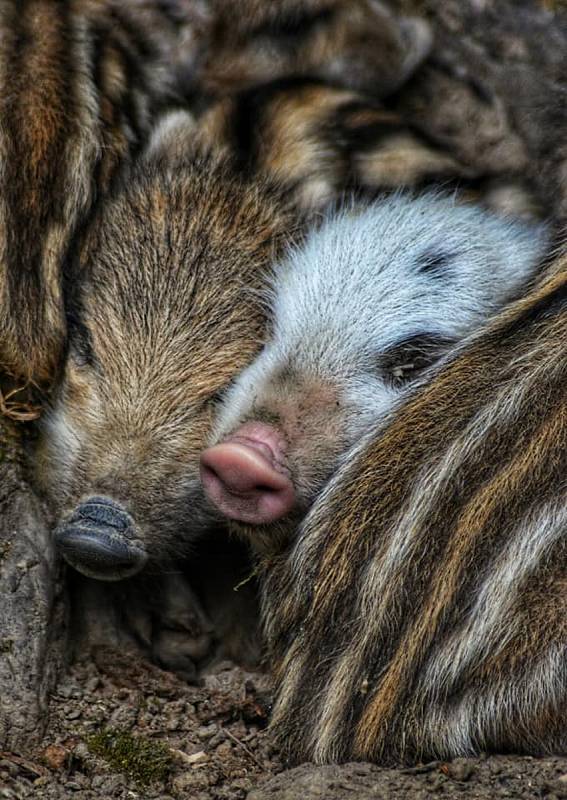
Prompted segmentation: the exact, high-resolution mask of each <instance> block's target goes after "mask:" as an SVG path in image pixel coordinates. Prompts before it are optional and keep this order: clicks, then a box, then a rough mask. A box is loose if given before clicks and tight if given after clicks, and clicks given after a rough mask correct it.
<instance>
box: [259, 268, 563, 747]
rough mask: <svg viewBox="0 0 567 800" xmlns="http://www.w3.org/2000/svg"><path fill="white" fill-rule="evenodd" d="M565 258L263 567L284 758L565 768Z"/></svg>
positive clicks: (343, 474)
mask: <svg viewBox="0 0 567 800" xmlns="http://www.w3.org/2000/svg"><path fill="white" fill-rule="evenodd" d="M566 342H567V257H566V256H563V257H560V258H558V259H557V261H556V262H555V264H553V265H552V267H551V268H550V269H549V271H548V273H547V278H545V279H544V280H542V281H541V283H540V285H538V286H537V287H535V288H534V289H533V291H532V292H531V293H530V294H528V296H527V297H526V298H524V299H523V300H521V301H519V302H518V303H516V304H515V305H513V306H512V307H510V308H509V309H507V310H506V311H505V312H503V313H502V314H501V316H500V317H499V318H497V319H496V320H495V322H494V323H492V324H491V325H490V326H489V327H488V328H487V329H486V330H485V331H483V332H481V333H480V334H478V335H476V336H475V337H474V338H473V339H472V340H471V341H470V342H469V343H468V344H466V345H465V346H464V347H463V348H461V350H460V351H459V352H457V354H456V355H455V356H454V357H452V358H451V360H450V361H449V362H448V363H447V364H446V365H445V366H444V367H442V368H441V369H440V371H439V373H438V375H437V377H436V378H434V379H433V381H432V382H431V383H430V384H429V385H426V386H424V387H423V388H422V389H421V390H419V391H418V392H417V393H416V394H415V396H414V397H413V399H411V400H410V401H409V402H408V403H407V404H406V405H404V406H403V407H401V408H400V409H399V410H398V412H397V413H395V415H394V416H393V418H392V419H391V420H390V422H389V424H387V425H385V426H384V427H383V428H381V430H380V431H377V432H376V433H373V434H371V435H370V436H369V437H368V439H367V441H366V442H363V443H362V444H361V445H360V446H358V447H357V448H356V449H355V451H354V452H353V454H352V458H351V459H349V461H348V463H347V464H346V465H345V466H344V467H343V468H342V469H341V470H340V471H339V473H338V474H337V475H336V476H335V477H334V479H333V480H332V481H331V483H330V484H329V486H328V487H327V489H326V490H324V492H323V493H322V494H321V495H320V497H319V499H318V501H317V503H316V505H315V506H314V508H313V509H312V511H311V513H310V515H309V516H308V517H307V519H306V521H305V523H304V525H303V526H302V528H301V530H300V532H299V535H298V538H297V540H296V541H295V542H294V543H293V544H292V545H291V549H290V551H288V552H287V553H285V554H274V558H273V559H272V560H267V561H266V562H265V564H264V567H265V577H264V588H263V596H264V615H265V619H266V627H267V632H268V638H269V642H270V646H271V650H272V654H273V656H274V659H275V662H276V665H277V670H276V672H277V680H278V687H279V688H278V696H277V702H276V706H275V711H274V718H273V726H274V732H275V733H276V735H277V739H278V742H279V744H280V745H281V746H282V748H283V750H284V752H285V753H286V754H287V755H288V756H289V757H290V758H291V759H292V760H298V759H313V760H315V761H319V762H325V761H336V760H339V761H343V760H348V759H371V760H378V761H396V760H417V759H428V758H447V757H452V756H457V755H465V754H469V753H476V752H480V751H482V750H513V751H515V752H527V753H533V754H536V753H550V752H565V750H567V727H566V725H565V719H566V713H567V591H566V590H567V537H566V532H567V512H566V508H567V483H566V476H567V413H566V410H567V358H566V354H565V353H566V351H565V343H566Z"/></svg>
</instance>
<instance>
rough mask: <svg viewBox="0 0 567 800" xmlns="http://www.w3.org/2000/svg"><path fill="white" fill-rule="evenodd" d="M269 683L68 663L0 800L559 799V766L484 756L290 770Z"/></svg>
mask: <svg viewBox="0 0 567 800" xmlns="http://www.w3.org/2000/svg"><path fill="white" fill-rule="evenodd" d="M269 689H270V687H269V679H268V678H267V676H266V675H265V674H262V673H251V672H245V671H244V670H242V669H240V668H238V667H234V666H233V665H232V664H230V663H228V662H223V663H221V664H218V665H217V666H216V667H215V668H214V669H213V670H211V671H210V673H209V674H208V675H207V676H206V677H204V678H203V680H202V683H201V685H199V686H192V685H188V684H187V683H184V682H183V681H181V680H180V679H178V678H177V677H175V676H174V675H172V674H170V673H168V672H163V671H162V670H160V669H158V668H157V667H154V666H152V665H151V664H148V663H145V662H142V661H140V660H138V659H137V658H136V657H135V656H133V655H131V654H129V653H118V652H116V651H113V650H101V651H99V652H97V653H96V655H95V657H94V658H93V659H92V660H89V661H85V662H82V663H78V664H76V665H74V666H73V667H72V668H71V669H70V671H69V672H68V674H67V676H66V678H65V679H64V680H63V681H62V682H61V683H60V685H59V687H58V689H57V693H56V694H55V695H54V696H53V698H52V702H51V716H50V722H49V728H48V730H49V734H48V736H47V737H46V738H45V739H44V741H43V742H42V744H41V745H40V747H39V748H37V749H36V750H35V751H34V752H33V753H31V754H28V755H27V757H23V756H21V755H18V754H15V753H7V752H0V798H2V800H20V799H21V798H30V797H38V798H42V800H61V799H62V798H65V800H67V798H76V799H77V800H109V799H110V798H117V799H118V800H127V799H128V800H135V799H136V798H140V800H154V799H156V800H157V798H159V799H160V800H177V799H178V798H179V800H185V799H187V800H189V798H191V800H244V799H245V798H247V800H311V798H313V800H315V798H321V800H343V798H344V799H345V800H346V799H347V798H348V799H350V800H367V799H368V800H370V798H373V799H374V800H378V798H380V799H381V798H384V799H387V800H389V799H390V798H391V799H392V800H395V799H397V798H400V800H401V799H402V798H412V800H420V798H429V797H443V798H457V797H459V798H461V797H463V798H469V800H488V798H526V800H527V799H528V798H540V797H545V798H547V799H548V800H560V798H567V758H557V757H549V758H542V759H537V758H529V757H519V756H509V755H507V756H490V757H481V758H476V759H472V758H471V759H456V760H455V761H453V762H451V763H444V762H433V763H430V764H425V765H418V766H417V767H410V768H400V769H381V768H380V767H377V766H375V765H371V764H346V765H344V766H341V767H337V766H331V767H315V766H314V765H312V764H304V765H302V766H300V767H297V768H295V769H291V770H285V769H284V765H283V764H282V763H281V761H280V760H279V758H278V755H277V753H276V752H274V750H273V748H272V747H271V745H270V738H269V734H268V733H267V731H266V730H265V727H266V723H267V717H268V714H269V698H270V691H269Z"/></svg>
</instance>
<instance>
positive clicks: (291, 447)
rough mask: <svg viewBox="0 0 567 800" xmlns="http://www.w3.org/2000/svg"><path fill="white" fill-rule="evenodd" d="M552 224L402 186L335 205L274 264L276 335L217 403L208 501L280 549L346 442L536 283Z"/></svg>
mask: <svg viewBox="0 0 567 800" xmlns="http://www.w3.org/2000/svg"><path fill="white" fill-rule="evenodd" d="M545 242H546V233H545V227H544V226H541V225H535V224H529V225H528V224H524V223H520V222H517V221H513V220H510V219H508V218H503V217H498V216H495V215H493V214H491V213H488V212H486V211H484V210H482V209H480V208H477V207H474V206H467V205H464V204H459V203H458V202H456V200H455V199H454V198H452V197H448V196H444V195H442V194H438V193H427V194H424V195H422V196H418V197H412V196H409V195H405V194H400V193H398V194H395V195H392V196H390V197H387V198H384V199H381V200H378V201H375V202H373V203H371V204H369V205H366V206H364V207H362V208H357V207H356V206H352V207H350V208H345V209H344V210H340V211H338V212H337V213H335V214H333V215H331V216H329V217H328V218H327V219H326V220H325V221H324V222H323V224H322V225H320V227H318V228H317V229H314V230H313V231H312V232H311V233H310V234H309V235H308V236H307V237H306V240H305V242H304V244H302V245H301V246H296V247H295V248H294V249H292V250H291V251H290V252H289V253H288V255H287V257H286V258H285V259H284V260H283V261H282V262H280V263H279V265H278V266H277V268H276V269H275V270H274V274H273V279H272V285H271V291H270V292H269V295H268V303H269V306H270V310H271V333H270V336H269V340H268V342H267V344H266V345H265V347H264V349H263V350H262V352H261V353H260V354H259V355H258V357H257V358H256V359H255V360H254V362H253V364H252V365H251V366H249V367H247V368H246V369H245V370H244V371H243V372H242V373H241V374H240V375H239V377H238V378H237V379H236V381H235V382H234V383H233V385H232V386H231V388H230V389H229V390H228V392H227V394H226V396H225V398H224V401H223V403H222V406H221V409H220V413H219V416H218V420H217V423H216V427H215V432H214V435H213V437H212V439H211V441H210V445H211V446H210V447H209V448H208V449H207V450H206V451H205V452H204V453H203V455H202V457H201V478H202V483H203V486H204V490H205V493H206V495H207V497H208V499H209V501H210V504H211V505H212V506H213V507H215V508H216V509H217V511H218V512H220V513H221V514H223V515H224V516H225V517H228V518H229V519H230V520H232V521H233V522H235V523H236V527H237V529H238V528H242V531H243V532H246V534H247V535H248V536H250V537H251V538H252V540H253V542H254V544H255V546H257V547H259V548H260V549H262V548H264V547H266V548H267V549H268V550H271V549H272V548H277V547H278V543H281V541H282V539H283V540H285V539H286V538H287V536H288V535H290V533H291V532H292V531H293V530H294V529H295V527H296V525H297V523H298V521H299V520H300V519H301V518H302V517H303V516H304V515H305V513H306V511H307V510H308V508H309V507H310V505H311V503H312V502H313V500H314V498H315V496H316V494H317V493H318V491H319V490H320V489H321V487H322V486H323V484H324V482H325V481H327V480H328V479H329V477H330V476H331V475H332V474H333V473H334V472H335V471H336V469H337V468H338V466H339V465H340V463H341V461H342V460H344V456H345V453H346V452H347V451H348V449H349V448H350V447H351V446H352V445H353V444H354V443H356V442H357V441H358V440H359V439H360V438H361V437H362V436H363V435H364V434H365V433H367V432H368V431H369V430H371V429H372V428H373V427H374V426H375V425H376V424H377V423H378V422H379V421H380V420H381V419H382V418H383V417H385V415H387V414H388V412H389V411H390V409H392V407H393V406H394V405H395V404H396V403H397V401H398V400H399V398H401V397H402V395H404V393H406V392H407V390H408V386H410V385H411V384H413V383H414V382H415V381H416V380H417V379H418V378H420V376H422V375H423V373H424V372H425V371H426V370H427V369H428V368H429V367H431V365H433V364H434V363H435V362H436V361H438V360H439V359H441V358H442V357H443V355H444V354H445V353H447V351H448V350H449V349H450V348H452V347H453V346H455V344H456V343H457V342H458V341H459V340H461V339H462V338H463V337H465V336H466V335H467V334H468V333H469V332H470V331H472V330H473V329H475V328H476V327H477V326H479V325H480V324H481V323H482V321H483V320H485V319H486V318H487V317H488V316H489V315H490V314H491V313H493V312H494V311H495V310H496V309H498V308H499V307H500V306H501V305H502V304H503V303H504V302H505V301H507V300H508V299H510V298H511V297H512V296H513V295H514V294H516V293H518V291H519V290H520V288H521V287H523V286H525V284H526V283H527V282H528V281H529V279H530V278H531V276H532V275H533V274H534V272H535V270H536V266H537V264H538V262H539V260H540V257H541V256H542V253H543V250H544V248H545Z"/></svg>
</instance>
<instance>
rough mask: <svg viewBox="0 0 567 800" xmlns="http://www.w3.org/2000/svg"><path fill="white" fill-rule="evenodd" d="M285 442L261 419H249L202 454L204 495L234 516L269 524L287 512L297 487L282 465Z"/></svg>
mask: <svg viewBox="0 0 567 800" xmlns="http://www.w3.org/2000/svg"><path fill="white" fill-rule="evenodd" d="M284 451H285V443H284V442H283V441H282V439H281V436H280V434H279V432H278V431H277V430H276V429H275V428H273V427H272V426H270V425H266V424H264V423H262V422H247V423H245V424H244V425H241V426H240V428H238V430H236V431H235V432H234V433H233V434H232V435H231V436H228V437H227V438H226V439H225V440H224V441H223V442H221V443H220V444H216V445H214V447H209V448H208V450H205V451H204V452H203V453H202V455H201V482H202V484H203V488H204V490H205V494H206V495H207V497H208V498H209V500H210V501H211V502H212V503H213V505H214V506H216V508H218V510H219V511H220V512H221V513H222V514H224V516H226V517H228V518H229V519H233V520H238V521H239V522H248V523H251V524H252V525H265V524H269V523H271V522H275V521H276V520H278V519H281V518H282V517H285V516H286V514H288V513H289V512H290V511H291V509H292V508H293V505H294V503H295V490H294V487H293V483H292V482H291V479H290V477H289V474H288V471H287V469H286V468H285V466H284V465H283V456H284Z"/></svg>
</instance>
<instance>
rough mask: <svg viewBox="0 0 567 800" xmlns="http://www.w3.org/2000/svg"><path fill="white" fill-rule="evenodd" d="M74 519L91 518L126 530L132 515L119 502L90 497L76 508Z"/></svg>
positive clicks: (102, 523)
mask: <svg viewBox="0 0 567 800" xmlns="http://www.w3.org/2000/svg"><path fill="white" fill-rule="evenodd" d="M72 518H73V519H82V520H89V521H91V522H94V523H95V524H97V525H102V526H107V527H111V528H115V529H116V530H118V531H126V530H127V529H128V528H129V527H130V525H131V518H130V515H129V514H128V513H127V511H125V510H124V509H123V508H122V507H121V506H119V505H118V503H116V502H114V501H113V500H110V499H108V498H106V497H90V498H89V499H88V500H85V501H84V502H83V503H81V504H80V505H79V506H77V508H76V509H75V513H74V514H73V516H72Z"/></svg>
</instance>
